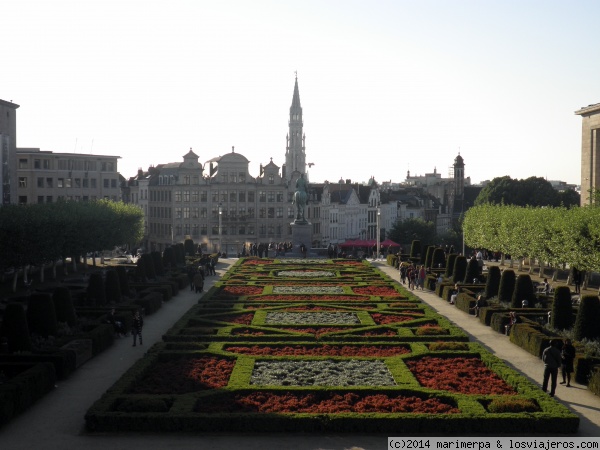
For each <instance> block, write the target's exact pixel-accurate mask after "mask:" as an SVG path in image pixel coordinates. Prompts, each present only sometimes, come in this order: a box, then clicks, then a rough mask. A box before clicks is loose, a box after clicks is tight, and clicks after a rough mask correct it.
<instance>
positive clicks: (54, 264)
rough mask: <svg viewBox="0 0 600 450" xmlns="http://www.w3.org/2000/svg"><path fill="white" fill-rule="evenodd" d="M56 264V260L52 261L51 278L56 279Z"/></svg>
mask: <svg viewBox="0 0 600 450" xmlns="http://www.w3.org/2000/svg"><path fill="white" fill-rule="evenodd" d="M56 266H58V261H54V263H52V279H53V280H56Z"/></svg>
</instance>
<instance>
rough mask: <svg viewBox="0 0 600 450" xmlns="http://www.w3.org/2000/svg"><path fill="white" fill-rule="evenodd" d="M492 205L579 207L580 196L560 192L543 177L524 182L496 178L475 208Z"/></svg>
mask: <svg viewBox="0 0 600 450" xmlns="http://www.w3.org/2000/svg"><path fill="white" fill-rule="evenodd" d="M486 203H490V204H493V205H500V204H504V205H517V206H565V207H567V208H568V207H571V206H579V194H578V193H577V192H575V191H573V190H571V189H568V190H566V191H563V192H559V191H557V190H556V189H554V188H553V187H552V184H550V182H549V181H547V180H545V179H544V178H541V177H529V178H527V179H524V180H516V179H514V180H513V179H512V178H511V177H509V176H504V177H498V178H494V179H493V180H492V181H491V182H490V183H489V184H487V185H486V186H485V187H484V188H483V189H482V190H481V192H480V193H479V195H478V196H477V198H476V199H475V206H479V205H483V204H486Z"/></svg>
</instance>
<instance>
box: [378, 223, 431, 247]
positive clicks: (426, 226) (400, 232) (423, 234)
mask: <svg viewBox="0 0 600 450" xmlns="http://www.w3.org/2000/svg"><path fill="white" fill-rule="evenodd" d="M435 235H436V234H435V225H434V224H433V222H426V221H424V220H423V219H420V218H417V219H406V220H403V221H398V222H396V223H395V224H394V225H393V226H392V229H391V230H390V231H389V233H388V237H389V238H390V239H391V240H392V241H395V242H400V243H404V244H408V243H411V242H412V241H413V240H415V239H418V240H420V241H421V242H425V243H431V242H434V240H435Z"/></svg>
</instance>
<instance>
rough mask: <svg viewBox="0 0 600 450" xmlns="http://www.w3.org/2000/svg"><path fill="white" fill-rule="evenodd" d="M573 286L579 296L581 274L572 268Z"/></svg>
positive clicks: (575, 268)
mask: <svg viewBox="0 0 600 450" xmlns="http://www.w3.org/2000/svg"><path fill="white" fill-rule="evenodd" d="M573 284H574V285H575V293H576V294H581V272H580V271H579V269H577V267H573Z"/></svg>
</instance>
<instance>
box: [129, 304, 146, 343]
mask: <svg viewBox="0 0 600 450" xmlns="http://www.w3.org/2000/svg"><path fill="white" fill-rule="evenodd" d="M143 326H144V319H142V316H141V315H140V311H139V310H136V311H135V312H134V313H133V321H132V323H131V334H132V335H133V347H135V345H136V342H137V337H138V336H139V337H140V345H142V328H143Z"/></svg>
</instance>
